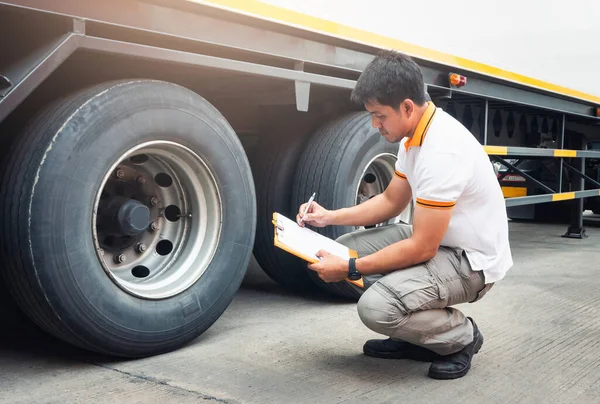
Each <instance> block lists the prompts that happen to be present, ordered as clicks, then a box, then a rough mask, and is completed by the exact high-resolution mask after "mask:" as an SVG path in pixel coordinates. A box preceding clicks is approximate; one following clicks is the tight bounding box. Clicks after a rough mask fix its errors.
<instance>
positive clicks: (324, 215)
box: [296, 201, 333, 227]
mask: <svg viewBox="0 0 600 404" xmlns="http://www.w3.org/2000/svg"><path fill="white" fill-rule="evenodd" d="M305 209H306V203H303V204H302V206H300V209H299V210H298V214H297V215H296V223H298V225H300V226H301V227H304V225H305V224H310V225H311V226H315V227H325V226H328V225H330V224H333V223H332V222H331V216H332V215H331V211H330V210H327V209H325V208H324V207H322V206H321V205H319V204H318V203H317V202H315V201H313V202H312V203H311V205H310V208H309V209H308V212H307V213H306V215H304V216H302V215H303V214H304V210H305ZM300 219H302V222H300Z"/></svg>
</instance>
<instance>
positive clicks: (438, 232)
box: [356, 205, 452, 275]
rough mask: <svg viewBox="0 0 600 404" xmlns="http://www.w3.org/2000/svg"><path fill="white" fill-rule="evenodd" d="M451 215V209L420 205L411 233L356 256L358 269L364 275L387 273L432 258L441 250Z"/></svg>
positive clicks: (415, 214) (417, 208)
mask: <svg viewBox="0 0 600 404" xmlns="http://www.w3.org/2000/svg"><path fill="white" fill-rule="evenodd" d="M451 217H452V209H432V208H425V207H422V206H419V205H417V206H416V207H415V213H414V216H413V229H414V232H413V234H412V236H411V237H410V238H407V239H405V240H402V241H399V242H397V243H394V244H392V245H389V246H387V247H385V248H383V249H381V250H379V251H377V252H375V253H373V254H370V255H367V256H365V257H363V258H359V259H357V260H356V269H357V270H358V271H359V272H360V273H361V274H363V275H372V274H384V273H388V272H393V271H395V270H398V269H404V268H408V267H411V266H413V265H417V264H420V263H423V262H426V261H428V260H430V259H431V258H433V257H434V256H435V254H436V253H437V251H438V248H439V246H440V243H441V242H442V239H443V238H444V234H445V233H446V230H447V229H448V225H449V224H450V219H451Z"/></svg>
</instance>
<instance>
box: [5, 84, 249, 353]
mask: <svg viewBox="0 0 600 404" xmlns="http://www.w3.org/2000/svg"><path fill="white" fill-rule="evenodd" d="M15 143H16V144H15V145H14V147H13V149H12V150H11V151H10V153H9V155H10V156H11V157H10V158H9V161H8V162H7V165H6V166H5V167H4V169H3V171H2V181H1V187H0V190H1V191H0V212H1V213H2V217H3V224H2V228H1V231H2V233H1V237H0V260H1V261H2V262H3V263H4V264H5V267H4V268H2V271H0V272H1V273H2V274H1V275H2V276H3V278H4V279H5V281H6V283H7V285H8V287H9V289H10V291H11V294H12V295H13V296H14V298H15V301H16V302H17V303H18V304H19V306H20V307H21V308H22V309H23V310H24V312H25V313H27V315H28V316H29V317H31V318H32V319H33V320H34V321H35V322H36V323H37V324H38V325H39V326H40V327H41V328H43V329H44V330H46V331H48V332H49V333H51V334H53V335H55V336H57V337H59V338H61V339H63V340H65V341H67V342H69V343H72V344H74V345H77V346H79V347H81V348H84V349H87V350H91V351H96V352H99V353H102V354H107V355H114V356H122V357H144V356H150V355H155V354H159V353H164V352H168V351H171V350H174V349H177V348H179V347H181V346H183V345H185V344H187V343H189V342H190V341H192V340H193V339H195V338H196V337H198V336H199V335H200V334H202V333H203V332H204V331H206V330H207V329H208V328H209V327H210V326H211V325H212V324H213V323H214V322H215V321H216V320H217V319H218V318H219V316H220V315H221V314H222V313H223V311H224V310H225V309H226V308H227V306H228V305H229V303H230V302H231V300H232V298H233V296H234V294H235V292H236V291H237V290H238V288H239V286H240V284H241V282H242V279H243V277H244V274H245V272H246V269H247V265H248V263H249V260H250V256H251V252H252V245H253V242H254V232H255V227H256V218H255V210H256V206H255V194H254V184H253V179H252V174H251V171H250V166H249V163H248V160H247V158H246V156H245V153H244V151H243V148H242V145H241V143H240V142H239V139H238V138H237V136H236V134H235V132H234V131H233V129H232V128H231V127H230V125H229V124H228V123H227V121H226V120H225V119H224V118H223V117H222V116H221V114H220V113H219V112H218V111H217V110H216V109H215V108H214V107H213V106H212V105H210V104H209V103H208V102H207V101H205V100H204V99H203V98H202V97H200V96H198V95H197V94H195V93H193V92H191V91H189V90H187V89H185V88H182V87H179V86H176V85H173V84H169V83H164V82H158V81H149V80H148V81H147V80H129V81H119V82H111V83H104V84H101V85H98V86H95V87H92V88H89V89H86V90H83V91H80V92H78V93H76V94H74V95H72V96H70V97H68V98H66V99H64V100H62V101H60V102H58V103H56V104H55V105H53V106H51V107H49V108H48V109H46V110H45V111H43V112H42V113H41V114H40V115H39V116H38V117H37V118H36V119H34V120H33V121H32V123H31V124H30V125H29V126H28V127H27V128H26V129H25V130H24V132H23V133H22V135H21V136H20V139H19V140H18V141H17V142H15Z"/></svg>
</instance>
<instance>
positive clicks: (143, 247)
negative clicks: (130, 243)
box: [135, 243, 147, 253]
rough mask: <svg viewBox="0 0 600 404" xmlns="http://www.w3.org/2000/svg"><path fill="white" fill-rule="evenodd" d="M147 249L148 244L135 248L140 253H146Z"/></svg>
mask: <svg viewBox="0 0 600 404" xmlns="http://www.w3.org/2000/svg"><path fill="white" fill-rule="evenodd" d="M146 248H147V247H146V244H144V243H138V245H136V246H135V249H136V250H137V252H139V253H143V252H144V251H146Z"/></svg>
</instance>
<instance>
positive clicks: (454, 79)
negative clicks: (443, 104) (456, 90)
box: [450, 73, 467, 87]
mask: <svg viewBox="0 0 600 404" xmlns="http://www.w3.org/2000/svg"><path fill="white" fill-rule="evenodd" d="M465 84H467V78H466V77H465V76H461V75H460V74H456V73H450V85H451V86H453V87H462V86H464V85H465Z"/></svg>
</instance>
